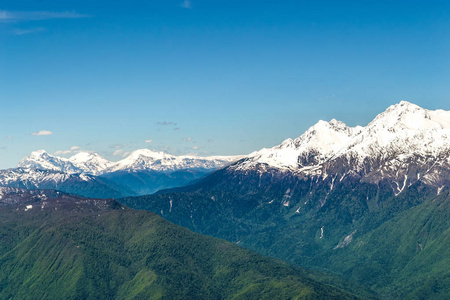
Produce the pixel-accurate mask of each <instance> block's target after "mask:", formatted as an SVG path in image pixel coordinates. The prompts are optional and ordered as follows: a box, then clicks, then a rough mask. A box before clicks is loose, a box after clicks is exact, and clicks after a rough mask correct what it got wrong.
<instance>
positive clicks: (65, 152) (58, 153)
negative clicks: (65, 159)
mask: <svg viewBox="0 0 450 300" xmlns="http://www.w3.org/2000/svg"><path fill="white" fill-rule="evenodd" d="M70 153H72V150H58V151H56V152H55V155H63V154H70Z"/></svg>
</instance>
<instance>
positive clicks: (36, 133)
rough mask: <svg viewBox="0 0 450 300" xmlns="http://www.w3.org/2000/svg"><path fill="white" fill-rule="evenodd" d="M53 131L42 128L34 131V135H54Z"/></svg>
mask: <svg viewBox="0 0 450 300" xmlns="http://www.w3.org/2000/svg"><path fill="white" fill-rule="evenodd" d="M52 134H53V132H51V131H49V130H40V131H38V132H33V133H32V135H52Z"/></svg>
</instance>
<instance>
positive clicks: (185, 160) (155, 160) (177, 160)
mask: <svg viewBox="0 0 450 300" xmlns="http://www.w3.org/2000/svg"><path fill="white" fill-rule="evenodd" d="M241 157H242V156H209V157H199V156H191V155H182V156H175V155H170V154H167V153H165V152H161V151H159V152H155V151H151V150H148V149H140V150H136V151H133V152H132V153H131V154H130V155H129V156H128V157H126V158H125V159H123V160H120V161H118V162H117V163H115V164H113V165H112V167H111V168H110V169H109V170H108V171H119V170H152V171H177V170H193V169H202V170H213V169H218V168H221V167H223V166H226V165H228V164H230V163H231V162H233V161H235V160H237V159H239V158H241Z"/></svg>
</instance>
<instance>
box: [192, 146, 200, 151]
mask: <svg viewBox="0 0 450 300" xmlns="http://www.w3.org/2000/svg"><path fill="white" fill-rule="evenodd" d="M199 148H200V147H199V146H194V147H192V149H193V150H198V149H199Z"/></svg>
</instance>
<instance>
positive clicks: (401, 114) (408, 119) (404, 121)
mask: <svg viewBox="0 0 450 300" xmlns="http://www.w3.org/2000/svg"><path fill="white" fill-rule="evenodd" d="M375 126H376V127H380V128H391V130H394V131H398V130H399V129H409V130H422V131H423V130H430V129H435V130H438V129H450V112H449V111H444V110H428V109H424V108H422V107H420V106H418V105H416V104H413V103H410V102H408V101H401V102H400V103H397V104H394V105H391V106H389V107H388V108H387V109H386V110H385V111H384V112H382V113H381V114H379V115H378V116H376V118H375V119H374V120H373V121H372V122H371V123H369V125H368V126H367V127H369V128H373V127H375Z"/></svg>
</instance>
